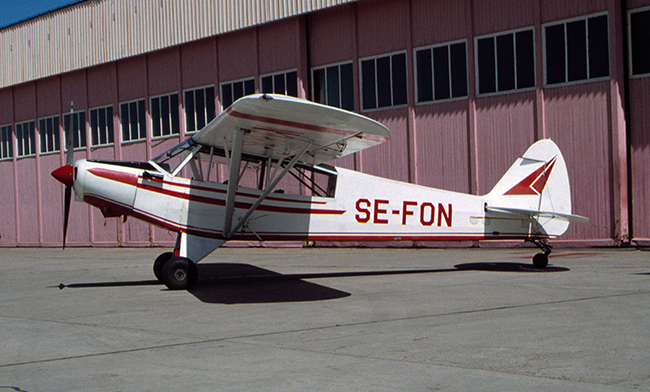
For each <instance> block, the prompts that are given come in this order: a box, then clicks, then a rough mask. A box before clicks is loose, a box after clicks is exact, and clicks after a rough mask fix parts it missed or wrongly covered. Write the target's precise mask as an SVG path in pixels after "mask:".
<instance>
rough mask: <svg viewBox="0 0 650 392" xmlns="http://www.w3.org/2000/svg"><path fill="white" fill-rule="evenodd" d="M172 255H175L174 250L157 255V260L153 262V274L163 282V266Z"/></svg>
mask: <svg viewBox="0 0 650 392" xmlns="http://www.w3.org/2000/svg"><path fill="white" fill-rule="evenodd" d="M172 257H174V252H165V253H163V254H161V255H160V256H158V257H156V261H154V262H153V274H154V275H155V276H156V279H158V280H159V281H160V282H162V270H163V267H164V266H165V263H166V262H168V261H169V260H170V259H171V258H172Z"/></svg>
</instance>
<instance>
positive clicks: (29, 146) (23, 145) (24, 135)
mask: <svg viewBox="0 0 650 392" xmlns="http://www.w3.org/2000/svg"><path fill="white" fill-rule="evenodd" d="M34 128H35V123H34V121H25V122H22V123H18V124H16V157H18V158H22V157H28V156H31V155H36V137H35V135H34Z"/></svg>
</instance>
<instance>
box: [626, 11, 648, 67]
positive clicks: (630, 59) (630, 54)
mask: <svg viewBox="0 0 650 392" xmlns="http://www.w3.org/2000/svg"><path fill="white" fill-rule="evenodd" d="M642 12H648V13H650V6H647V7H640V8H635V9H631V10H628V11H627V37H628V39H627V41H628V42H627V48H628V51H627V55H628V64H629V69H628V77H629V78H630V79H639V78H647V77H650V70H649V71H648V72H644V73H639V74H635V73H634V68H633V67H634V57H633V56H634V53H633V52H632V49H633V48H632V14H639V13H642Z"/></svg>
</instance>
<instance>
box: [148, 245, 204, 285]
mask: <svg viewBox="0 0 650 392" xmlns="http://www.w3.org/2000/svg"><path fill="white" fill-rule="evenodd" d="M153 273H154V275H156V278H157V279H158V280H159V281H160V282H162V283H164V284H165V286H167V288H168V289H170V290H189V289H191V288H192V287H194V284H195V283H196V281H197V279H198V277H199V271H198V269H197V268H196V264H194V263H193V262H192V260H190V259H188V258H185V257H175V256H174V253H173V252H165V253H163V254H161V255H160V256H158V257H157V258H156V261H154V263H153Z"/></svg>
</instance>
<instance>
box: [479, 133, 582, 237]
mask: <svg viewBox="0 0 650 392" xmlns="http://www.w3.org/2000/svg"><path fill="white" fill-rule="evenodd" d="M486 199H487V200H488V201H487V205H486V207H485V209H486V212H488V211H492V212H498V213H509V214H513V215H516V216H518V217H521V218H522V219H526V218H525V217H527V219H529V220H531V223H534V225H532V226H531V230H532V232H531V235H532V236H533V237H534V236H535V235H537V234H544V235H548V236H550V237H555V236H560V235H562V234H563V233H564V232H565V231H566V230H567V228H568V227H569V222H587V221H589V219H587V218H585V217H583V216H579V215H572V214H571V189H570V187H569V175H568V172H567V168H566V163H565V162H564V157H563V156H562V153H561V152H560V149H559V148H558V147H557V145H556V144H555V143H554V142H553V141H551V140H550V139H545V140H540V141H538V142H536V143H534V144H533V145H532V146H530V147H529V148H528V150H526V152H525V153H524V155H523V156H522V157H521V158H519V159H517V161H516V162H515V163H514V164H513V165H512V166H511V167H510V169H508V171H507V172H506V174H505V175H504V176H503V177H502V178H501V180H499V182H498V183H497V184H496V185H495V186H494V188H493V189H492V191H490V193H489V194H488V195H487V196H486Z"/></svg>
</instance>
